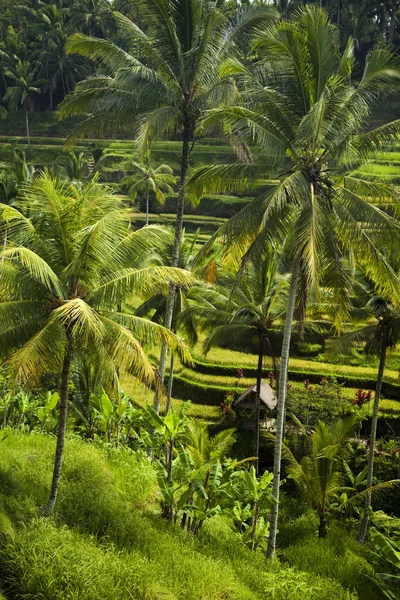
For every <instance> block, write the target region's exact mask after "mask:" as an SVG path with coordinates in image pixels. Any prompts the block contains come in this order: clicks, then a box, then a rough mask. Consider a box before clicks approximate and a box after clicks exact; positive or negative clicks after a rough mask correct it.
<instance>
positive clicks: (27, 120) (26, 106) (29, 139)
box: [25, 102, 31, 148]
mask: <svg viewBox="0 0 400 600" xmlns="http://www.w3.org/2000/svg"><path fill="white" fill-rule="evenodd" d="M25 126H26V137H27V140H28V148H30V147H31V137H30V134H29V115H28V105H27V104H26V102H25Z"/></svg>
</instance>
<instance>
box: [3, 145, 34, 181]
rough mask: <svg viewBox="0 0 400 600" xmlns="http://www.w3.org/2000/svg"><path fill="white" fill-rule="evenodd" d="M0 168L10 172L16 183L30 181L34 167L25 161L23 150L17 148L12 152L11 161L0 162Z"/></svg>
mask: <svg viewBox="0 0 400 600" xmlns="http://www.w3.org/2000/svg"><path fill="white" fill-rule="evenodd" d="M0 170H1V171H5V172H6V173H9V174H12V175H13V176H14V178H15V181H16V183H17V185H21V184H23V183H29V182H31V181H32V179H33V177H34V175H35V167H34V166H33V165H30V164H29V163H28V162H27V160H26V154H25V152H24V150H20V149H19V148H16V149H15V150H14V152H13V162H10V163H8V162H4V163H3V162H2V163H0Z"/></svg>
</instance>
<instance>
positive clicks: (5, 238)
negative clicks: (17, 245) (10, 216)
mask: <svg viewBox="0 0 400 600" xmlns="http://www.w3.org/2000/svg"><path fill="white" fill-rule="evenodd" d="M7 237H8V233H7V226H6V227H5V230H4V240H3V252H4V251H5V250H6V248H7ZM1 262H2V263H3V262H4V256H2V257H1Z"/></svg>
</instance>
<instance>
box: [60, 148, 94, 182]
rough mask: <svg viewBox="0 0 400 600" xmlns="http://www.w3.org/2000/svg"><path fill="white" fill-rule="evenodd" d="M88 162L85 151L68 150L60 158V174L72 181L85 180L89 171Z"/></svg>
mask: <svg viewBox="0 0 400 600" xmlns="http://www.w3.org/2000/svg"><path fill="white" fill-rule="evenodd" d="M87 163H88V161H87V159H86V157H85V154H84V152H79V154H75V152H68V153H67V154H64V155H63V156H61V157H60V158H59V160H58V166H59V175H60V177H62V178H63V179H67V180H68V181H70V182H71V183H76V182H78V181H83V180H84V179H85V178H86V176H87V174H88V172H89V168H88V164H87Z"/></svg>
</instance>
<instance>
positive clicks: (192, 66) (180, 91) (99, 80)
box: [61, 0, 274, 412]
mask: <svg viewBox="0 0 400 600" xmlns="http://www.w3.org/2000/svg"><path fill="white" fill-rule="evenodd" d="M135 10H136V11H137V15H138V18H139V22H142V23H144V27H145V30H144V29H143V30H142V29H140V28H139V27H138V26H137V25H136V24H135V23H133V22H132V21H131V20H129V19H128V18H127V17H124V16H123V15H121V14H119V13H115V18H116V21H117V24H118V26H119V29H120V32H121V34H123V36H124V39H126V40H127V42H128V44H129V47H128V50H126V49H125V46H124V47H119V46H117V45H116V44H113V43H112V42H110V41H109V40H101V39H95V38H88V37H86V36H84V35H81V34H75V35H73V36H72V37H71V38H70V40H69V42H68V44H67V51H68V52H71V53H77V54H80V55H81V56H84V57H86V58H89V59H91V60H94V61H96V62H100V63H101V64H102V65H103V66H104V67H106V69H107V71H108V72H109V73H111V76H108V77H104V76H99V77H91V78H89V79H87V80H86V81H85V82H82V83H81V84H78V85H77V87H76V89H75V91H74V93H73V94H72V95H71V96H70V97H69V98H67V99H66V101H64V103H63V104H62V106H61V116H62V117H68V116H72V115H78V114H79V115H81V114H85V115H88V114H89V115H90V116H89V117H88V118H87V119H86V121H84V123H83V124H82V125H81V126H79V127H78V128H77V129H76V130H75V132H74V133H73V135H72V136H71V137H70V142H72V141H73V140H75V139H77V137H78V136H81V135H83V134H85V133H89V132H90V133H93V132H99V131H103V132H104V131H110V130H115V128H117V127H125V128H128V129H131V130H132V127H133V125H135V126H136V134H137V142H138V150H139V155H142V156H143V155H144V154H145V153H146V152H147V150H148V145H149V141H150V139H152V138H154V137H160V136H162V135H164V134H166V133H167V134H170V133H172V132H173V133H174V134H175V135H177V136H178V137H179V139H180V140H181V142H182V145H181V166H180V172H179V191H178V202H177V215H176V223H175V242H174V247H173V252H172V258H171V266H173V267H176V266H177V264H178V261H179V248H180V243H181V237H182V224H183V214H184V207H185V201H186V188H185V183H186V178H187V173H188V168H189V155H190V151H191V147H193V144H194V142H195V135H196V131H197V126H198V124H199V120H200V117H201V115H202V111H203V109H204V108H206V107H210V106H218V105H219V104H220V102H221V100H222V99H223V98H224V97H226V93H227V86H226V85H224V84H223V82H221V80H220V78H219V77H218V69H219V65H220V64H221V61H222V60H223V58H224V57H226V56H228V55H229V54H232V53H233V52H234V51H235V47H234V40H235V39H238V38H239V36H241V37H242V39H245V38H246V39H247V34H248V33H249V31H250V30H251V28H252V27H254V26H256V25H257V26H259V25H260V24H261V23H262V22H264V21H265V20H270V19H271V15H272V14H274V13H273V12H272V10H271V9H270V8H259V9H253V8H252V7H249V8H247V9H240V10H239V11H238V12H237V13H236V14H235V15H233V16H229V14H228V12H227V11H225V10H223V9H222V8H221V5H220V2H219V1H218V0H213V1H212V2H209V1H208V0H199V1H197V0H196V1H195V0H171V1H168V2H167V1H166V0H139V1H138V2H136V3H135ZM146 32H148V33H146ZM138 45H139V48H140V56H141V57H143V61H142V59H140V60H139V59H138V58H137V55H138V52H137V46H138ZM138 117H140V118H138ZM174 299H175V287H174V286H173V285H171V289H170V292H169V296H168V305H167V310H166V317H165V326H166V327H168V328H170V327H171V322H172V316H173V304H174ZM166 360H167V348H166V346H165V344H163V346H162V349H161V355H160V364H159V372H160V376H161V379H164V375H165V369H166ZM154 407H155V409H156V411H157V412H158V411H159V400H158V398H157V396H156V397H155V400H154Z"/></svg>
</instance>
